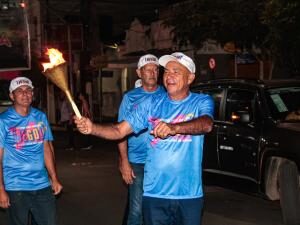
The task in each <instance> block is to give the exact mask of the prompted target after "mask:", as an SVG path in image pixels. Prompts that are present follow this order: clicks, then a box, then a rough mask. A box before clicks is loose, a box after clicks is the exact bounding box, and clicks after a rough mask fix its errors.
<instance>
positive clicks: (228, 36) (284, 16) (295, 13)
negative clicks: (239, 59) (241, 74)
mask: <svg viewBox="0 0 300 225" xmlns="http://www.w3.org/2000/svg"><path fill="white" fill-rule="evenodd" d="M299 17H300V2H299V0H251V1H245V0H214V1H211V0H190V1H184V2H181V3H179V4H178V5H177V6H175V7H173V16H172V17H171V18H170V19H169V20H168V21H167V23H169V24H171V25H173V26H174V33H175V37H176V39H177V40H180V44H186V43H191V44H193V45H194V46H195V47H196V48H199V47H201V45H202V43H203V42H204V41H205V40H207V39H213V40H216V41H217V42H219V43H221V44H222V45H224V44H225V43H227V42H233V43H235V45H236V46H237V47H239V48H241V49H247V50H251V49H252V47H253V46H256V47H258V48H260V49H261V51H262V54H261V56H262V57H267V58H268V59H270V60H272V61H273V62H276V63H277V64H278V65H280V66H282V67H283V68H285V69H286V71H287V72H289V73H290V74H295V73H299V67H300V53H299V49H300V48H299V47H300V29H299V28H300V18H299Z"/></svg>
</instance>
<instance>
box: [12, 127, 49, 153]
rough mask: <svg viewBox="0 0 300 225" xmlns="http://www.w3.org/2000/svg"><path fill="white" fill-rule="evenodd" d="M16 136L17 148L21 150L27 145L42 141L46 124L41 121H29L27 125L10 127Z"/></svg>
mask: <svg viewBox="0 0 300 225" xmlns="http://www.w3.org/2000/svg"><path fill="white" fill-rule="evenodd" d="M9 131H10V132H11V133H12V135H13V136H14V138H15V141H16V144H15V148H16V149H17V150H21V149H22V148H23V147H24V146H25V145H29V144H32V143H42V142H43V141H44V133H45V131H46V126H45V125H44V124H43V123H42V122H40V123H37V124H35V123H29V124H28V126H26V127H12V128H10V129H9Z"/></svg>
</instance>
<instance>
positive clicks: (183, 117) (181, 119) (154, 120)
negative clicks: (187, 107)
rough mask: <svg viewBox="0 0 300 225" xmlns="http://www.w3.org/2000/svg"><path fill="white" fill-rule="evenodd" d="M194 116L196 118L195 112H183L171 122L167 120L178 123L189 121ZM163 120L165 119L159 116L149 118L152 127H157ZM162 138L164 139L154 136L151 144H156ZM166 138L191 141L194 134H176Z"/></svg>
mask: <svg viewBox="0 0 300 225" xmlns="http://www.w3.org/2000/svg"><path fill="white" fill-rule="evenodd" d="M193 118H194V115H193V114H187V115H184V114H181V115H178V116H176V117H175V118H174V119H173V120H171V121H170V122H167V123H171V124H176V123H181V122H185V121H189V120H191V119H193ZM161 121H163V120H162V119H159V118H154V117H151V118H150V119H149V122H150V124H151V125H152V128H154V127H156V126H157V124H158V123H159V122H161ZM161 140H162V139H160V138H153V139H152V140H151V145H152V146H155V145H156V144H158V143H159V142H160V141H161ZM165 140H167V141H169V142H190V141H191V140H192V136H191V135H183V134H176V135H175V136H170V137H168V138H167V139H165Z"/></svg>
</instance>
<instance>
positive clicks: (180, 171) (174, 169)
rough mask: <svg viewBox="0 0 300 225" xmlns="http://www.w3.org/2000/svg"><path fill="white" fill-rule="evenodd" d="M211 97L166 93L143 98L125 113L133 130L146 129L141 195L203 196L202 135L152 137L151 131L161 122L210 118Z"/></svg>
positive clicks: (188, 197)
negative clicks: (177, 97)
mask: <svg viewBox="0 0 300 225" xmlns="http://www.w3.org/2000/svg"><path fill="white" fill-rule="evenodd" d="M213 109H214V104H213V100H212V98H211V97H210V96H208V95H205V94H196V93H189V95H188V97H186V98H185V99H183V100H180V101H173V100H171V99H170V98H169V97H168V94H167V93H164V94H161V95H155V96H153V97H149V98H147V99H145V100H144V101H143V102H141V103H140V104H138V105H137V106H136V107H135V109H134V110H133V111H132V112H131V113H130V114H128V115H127V116H126V118H125V120H126V121H127V122H129V124H130V126H131V128H132V129H133V131H134V132H135V133H138V132H140V131H141V130H144V129H145V128H148V135H147V138H148V141H147V143H148V149H149V150H148V154H147V159H146V164H145V175H144V196H150V197H158V198H167V199H190V198H198V197H202V196H203V190H202V177H201V176H202V172H201V170H202V153H203V139H204V135H180V134H177V135H175V136H170V137H168V138H166V139H160V138H154V136H152V135H151V134H150V131H151V130H152V129H153V128H154V127H155V125H156V124H157V123H158V122H160V121H164V122H167V123H179V122H184V121H189V120H192V119H195V118H198V117H201V116H204V115H207V116H209V117H213Z"/></svg>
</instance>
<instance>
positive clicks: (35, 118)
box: [0, 77, 62, 225]
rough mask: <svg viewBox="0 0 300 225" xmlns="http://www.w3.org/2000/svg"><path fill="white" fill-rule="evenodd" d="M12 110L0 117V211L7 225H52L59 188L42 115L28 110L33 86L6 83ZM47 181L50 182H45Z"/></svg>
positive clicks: (22, 82) (21, 82)
mask: <svg viewBox="0 0 300 225" xmlns="http://www.w3.org/2000/svg"><path fill="white" fill-rule="evenodd" d="M9 96H10V98H11V100H12V101H13V106H12V107H10V108H8V109H7V110H6V111H5V112H3V113H1V114H0V207H2V208H8V215H9V224H10V225H24V224H27V221H28V214H29V212H31V214H32V215H33V217H34V220H35V221H36V223H37V224H38V225H56V224H57V223H56V207H55V197H54V195H56V194H58V193H60V191H61V189H62V185H61V184H60V182H59V180H58V178H57V175H56V171H55V166H54V154H53V150H52V147H51V143H50V142H51V141H52V140H53V137H52V133H51V129H50V126H49V123H48V120H47V118H46V115H45V114H44V113H43V112H41V111H39V110H38V109H35V108H33V107H31V103H32V97H33V85H32V82H31V80H29V79H28V78H26V77H17V78H15V79H13V80H12V81H11V82H10V87H9ZM49 177H50V180H49Z"/></svg>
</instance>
